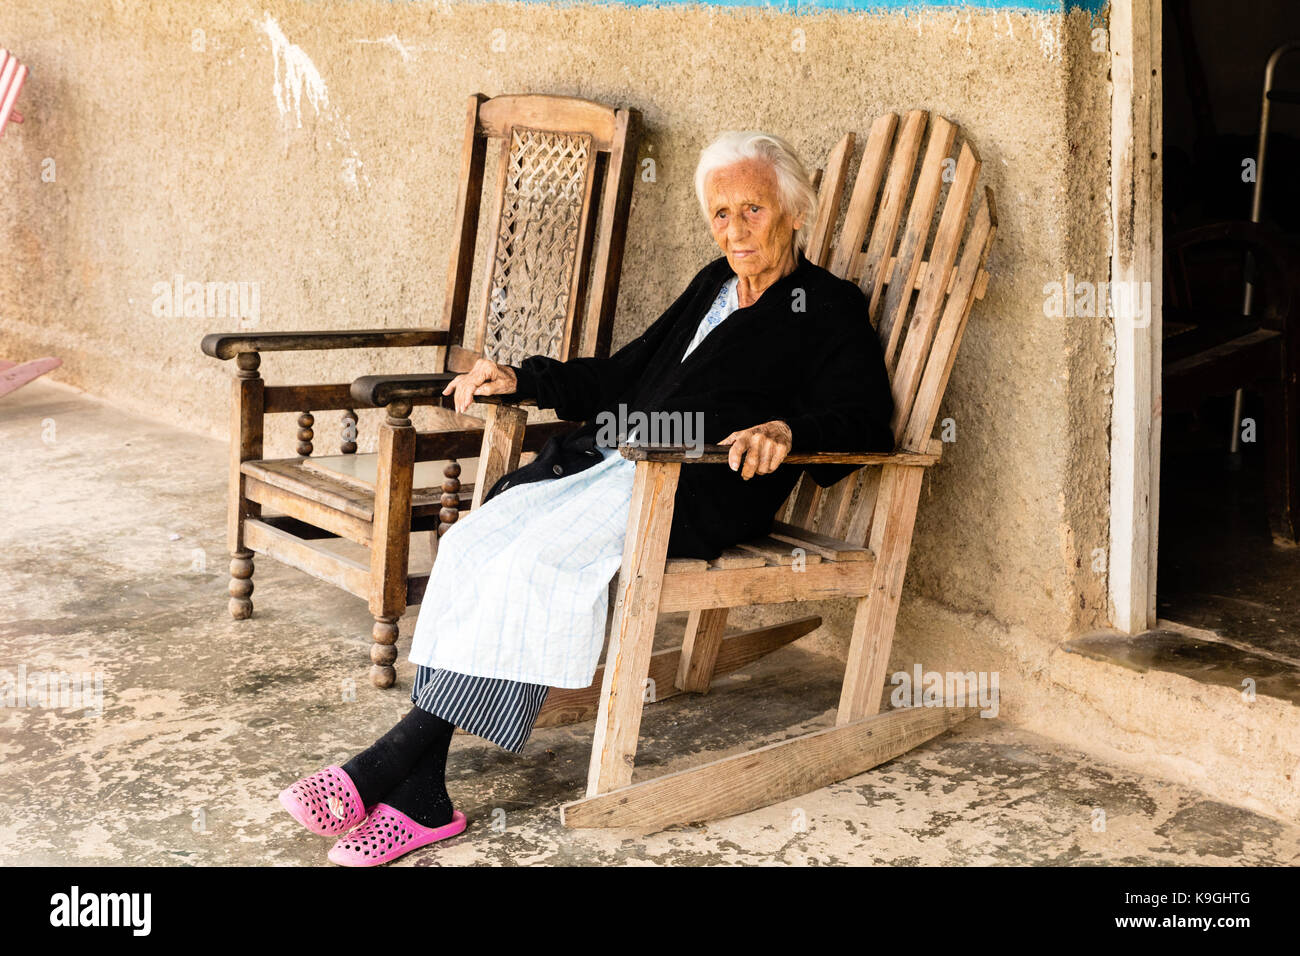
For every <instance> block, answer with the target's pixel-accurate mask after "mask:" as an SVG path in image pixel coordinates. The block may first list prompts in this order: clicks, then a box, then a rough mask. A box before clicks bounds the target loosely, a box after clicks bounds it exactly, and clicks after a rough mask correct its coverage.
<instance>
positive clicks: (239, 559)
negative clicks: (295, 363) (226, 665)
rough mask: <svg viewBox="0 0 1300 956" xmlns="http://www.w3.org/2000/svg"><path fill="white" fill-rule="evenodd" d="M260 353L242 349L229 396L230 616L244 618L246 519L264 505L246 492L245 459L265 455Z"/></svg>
mask: <svg viewBox="0 0 1300 956" xmlns="http://www.w3.org/2000/svg"><path fill="white" fill-rule="evenodd" d="M261 361H262V360H261V356H259V355H258V353H256V352H242V353H240V354H239V355H238V356H237V357H236V359H235V362H236V365H237V366H238V369H239V371H238V372H237V373H236V377H235V379H234V382H233V383H232V388H233V391H232V394H231V399H230V436H231V442H230V496H229V498H228V499H227V507H226V542H227V544H226V546H227V547H228V548H229V549H230V586H229V589H228V590H229V591H230V603H229V605H227V606H228V607H229V608H230V616H231V617H233V618H234V619H235V620H236V621H244V620H247V619H248V618H250V617H252V616H253V601H252V596H253V551H252V549H251V548H248V547H246V546H245V544H244V519H245V518H256V517H258V516H260V515H261V513H262V506H261V505H260V504H258V503H257V502H256V501H249V500H248V497H247V496H246V495H245V494H244V474H243V472H242V470H241V466H242V465H243V463H244V462H246V461H251V460H253V459H255V458H261V457H262V424H263V412H264V410H265V407H266V406H265V400H264V387H263V385H264V383H263V382H262V378H261V376H260V375H259V374H258V372H257V369H258V365H259V364H260V363H261Z"/></svg>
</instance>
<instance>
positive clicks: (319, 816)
mask: <svg viewBox="0 0 1300 956" xmlns="http://www.w3.org/2000/svg"><path fill="white" fill-rule="evenodd" d="M280 802H281V803H282V804H284V808H285V809H286V810H288V811H289V813H290V814H292V815H293V818H294V819H295V820H297V821H298V822H299V823H301V824H302V825H303V826H305V827H306V828H307V829H308V830H310V831H311V832H312V833H319V834H320V835H321V836H339V835H341V834H344V833H347V832H348V831H349V830H351V829H352V828H353V827H354V826H356V825H357V824H358V823H360V822H361V821H362V820H364V819H365V818H366V806H365V805H364V804H363V803H362V802H361V795H360V794H359V793H357V788H356V787H355V786H354V785H353V783H352V778H351V777H349V776H348V775H347V774H346V773H344V772H343V768H342V767H334V766H330V767H326V768H325V769H324V770H318V771H316V772H315V773H314V774H312V775H311V776H310V777H303V778H302V779H301V780H299V781H298V782H297V783H295V784H292V785H291V786H289V787H287V788H285V789H284V790H281V791H280Z"/></svg>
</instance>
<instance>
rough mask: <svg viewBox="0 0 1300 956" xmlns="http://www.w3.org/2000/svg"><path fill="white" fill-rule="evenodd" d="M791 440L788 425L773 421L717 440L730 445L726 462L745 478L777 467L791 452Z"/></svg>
mask: <svg viewBox="0 0 1300 956" xmlns="http://www.w3.org/2000/svg"><path fill="white" fill-rule="evenodd" d="M791 440H792V436H791V434H790V426H789V425H787V424H786V423H785V422H782V421H775V422H767V423H765V424H763V425H755V426H754V427H753V428H746V429H745V430H744V431H738V432H732V433H731V434H730V435H728V436H727V437H726V438H724V439H722V441H720V442H718V444H719V445H730V446H731V451H730V452H728V454H727V464H728V465H730V466H731V470H732V471H737V470H740V477H742V478H744V479H745V480H746V481H748V480H749V479H750V478H753V477H754V476H755V475H767V474H770V473H771V472H774V471H776V469H777V466H778V465H780V464H781V462H782V461H784V460H785V456H786V455H788V454H790V442H791ZM742 462H743V463H744V468H743V469H741V463H742Z"/></svg>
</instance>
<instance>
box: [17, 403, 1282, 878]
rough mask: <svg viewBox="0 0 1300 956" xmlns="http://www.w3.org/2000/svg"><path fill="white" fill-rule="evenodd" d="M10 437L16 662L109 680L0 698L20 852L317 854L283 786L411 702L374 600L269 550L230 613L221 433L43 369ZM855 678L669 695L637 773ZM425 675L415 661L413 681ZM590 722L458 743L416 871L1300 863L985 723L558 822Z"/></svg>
mask: <svg viewBox="0 0 1300 956" xmlns="http://www.w3.org/2000/svg"><path fill="white" fill-rule="evenodd" d="M0 440H3V442H4V445H5V447H6V448H7V449H9V452H10V453H9V454H8V455H7V456H5V458H4V464H3V465H0V469H3V473H4V478H5V485H6V488H7V490H8V494H9V498H8V505H7V509H6V532H7V534H6V539H7V540H6V545H7V547H6V559H5V561H4V562H3V565H2V566H0V670H9V671H15V670H16V669H17V668H18V667H20V666H21V667H25V668H26V669H27V670H28V671H30V672H36V671H48V670H62V671H69V672H78V673H80V672H97V673H99V674H101V675H102V677H103V682H104V683H103V690H104V699H103V711H102V714H101V715H100V716H93V715H88V714H86V713H85V712H84V711H71V710H57V709H40V708H27V709H15V708H5V709H0V865H11V864H16V863H32V864H56V863H67V862H80V863H87V864H109V863H127V864H133V865H168V864H173V865H186V864H189V865H193V864H201V865H227V864H249V863H252V864H324V862H325V859H324V854H325V851H326V850H327V849H328V846H329V841H327V840H325V839H323V838H319V837H315V836H312V835H310V834H307V833H305V832H304V831H302V830H301V829H300V828H299V827H298V826H297V825H296V824H295V823H294V822H293V821H292V820H291V819H290V818H289V817H288V816H287V815H286V814H285V813H284V812H283V811H282V810H281V809H280V807H279V805H278V803H277V802H276V800H275V795H276V793H277V792H278V791H279V790H280V789H281V788H282V787H284V786H285V785H286V784H288V783H290V782H291V781H292V780H293V779H295V778H296V777H298V776H300V775H302V774H305V773H307V772H309V771H311V770H314V769H316V768H318V767H319V766H321V765H324V764H326V763H329V762H332V761H338V760H342V759H344V758H346V757H347V756H349V755H350V754H351V753H352V752H354V751H355V750H357V749H359V748H361V747H363V746H365V745H366V744H368V743H369V742H370V741H371V740H372V739H373V738H374V737H375V736H376V735H377V734H379V733H380V732H382V731H383V730H385V729H386V728H387V727H388V726H390V725H391V724H392V722H393V721H394V720H395V719H396V718H397V717H398V716H399V715H400V714H401V713H402V712H403V711H404V710H405V709H406V706H407V705H406V703H405V696H404V694H402V693H400V692H397V693H393V692H390V693H381V692H377V691H374V690H373V689H372V688H371V687H369V686H368V684H367V683H366V681H365V665H364V661H365V657H366V647H367V643H368V638H367V634H368V631H369V622H370V618H369V616H368V614H367V613H366V610H365V607H364V606H363V604H362V602H360V601H358V600H355V599H353V598H351V597H349V596H347V595H345V594H343V593H342V592H340V591H337V590H335V589H333V588H330V587H329V586H327V585H324V584H321V583H319V582H316V581H314V580H313V579H310V578H307V577H306V576H304V575H301V574H299V573H298V572H296V571H291V570H289V569H286V568H283V567H281V566H278V565H276V564H275V563H274V562H271V561H269V560H261V561H259V564H258V569H257V574H256V577H255V581H256V583H257V590H256V591H255V593H254V596H253V597H254V601H255V604H256V608H257V613H256V615H255V616H254V617H253V618H252V619H251V620H249V621H245V622H234V621H232V620H230V618H229V617H228V616H227V614H226V611H225V603H226V594H225V588H226V580H227V579H226V555H225V545H224V540H223V538H224V535H223V519H224V507H225V506H224V487H223V486H224V481H223V472H224V467H225V453H226V451H225V448H224V446H223V445H222V444H220V443H217V442H214V441H212V440H210V439H207V438H201V437H196V436H193V435H189V434H186V433H184V432H182V431H179V430H177V429H174V428H171V427H169V426H165V425H161V424H157V423H155V422H151V421H148V420H145V419H142V418H138V417H135V416H132V415H129V414H124V413H122V412H120V411H119V410H117V409H114V408H112V407H110V406H108V405H105V404H102V403H99V402H96V401H94V400H91V399H89V398H86V397H84V396H81V395H78V394H76V393H74V392H72V391H70V390H68V389H66V388H65V387H61V386H58V385H54V384H49V383H45V382H37V383H33V384H32V385H31V386H29V387H28V388H26V389H24V390H23V391H22V392H20V393H15V394H14V395H11V396H8V397H7V398H6V399H5V400H4V403H3V404H2V405H0ZM18 503H21V504H18ZM413 614H414V612H412V615H413ZM412 620H413V617H411V618H408V619H407V622H408V625H409V622H410V621H412ZM675 627H680V619H678V620H677V621H676V622H674V621H669V622H667V623H666V624H665V626H664V628H663V634H662V635H661V637H663V638H665V639H668V638H671V637H672V634H671V632H672V631H673V629H674V628H675ZM406 641H407V638H406V637H404V638H403V639H402V646H403V647H405V646H406ZM840 671H841V665H840V664H839V663H838V662H837V661H835V660H834V659H833V658H829V657H825V656H822V655H818V654H814V653H810V652H808V651H806V650H803V649H801V648H798V647H795V648H789V649H786V650H783V651H781V652H779V653H778V654H775V655H773V656H771V657H769V658H768V659H767V660H765V661H764V662H762V663H760V664H759V665H756V666H754V667H752V668H750V669H749V670H747V671H742V672H739V673H737V674H735V675H732V676H730V677H728V678H726V679H724V680H722V681H720V682H719V684H718V686H717V687H716V689H715V692H713V693H711V694H709V695H707V696H705V697H678V698H674V699H671V700H668V701H665V702H663V703H661V704H658V705H654V706H651V707H649V708H648V709H647V712H646V718H645V722H644V732H645V743H644V746H643V749H642V754H641V760H640V763H639V766H640V767H641V768H642V769H643V770H644V771H646V772H649V773H658V772H661V771H663V770H669V769H677V768H679V767H681V766H685V765H689V764H692V763H695V762H699V761H701V760H703V759H705V758H706V756H718V755H722V754H725V753H727V752H734V751H736V750H739V749H742V748H743V747H745V746H749V745H753V744H754V743H756V742H770V741H774V740H779V739H782V738H784V737H787V736H791V735H793V734H796V733H800V732H803V731H804V730H807V729H811V728H813V727H816V726H821V725H824V724H826V723H828V722H829V721H830V719H831V717H832V713H833V711H832V708H833V707H834V703H835V700H836V697H837V687H838V682H839V678H840ZM410 677H411V667H410V666H409V665H407V664H406V663H405V662H404V661H403V662H402V663H401V666H400V668H399V681H400V683H401V685H402V686H404V687H409V681H410ZM350 682H355V684H356V686H355V695H354V696H355V699H354V700H348V699H346V698H347V697H349V696H353V695H350V694H349V693H348V691H349V685H350ZM590 734H591V726H590V725H589V724H588V725H577V726H571V727H560V728H552V729H546V730H540V731H538V732H537V733H536V735H535V736H534V738H533V739H532V741H531V742H530V744H529V747H528V749H527V751H526V752H525V754H524V755H523V756H522V757H513V756H511V755H509V754H506V753H505V752H503V751H500V750H498V749H496V748H495V747H493V746H491V745H490V744H486V743H484V742H482V741H480V740H478V739H476V738H472V737H467V736H459V737H458V738H457V739H456V741H455V742H454V743H453V746H452V754H451V759H450V762H449V782H450V789H451V792H452V794H453V798H454V799H455V800H456V801H457V803H458V805H459V807H460V808H461V809H462V810H464V811H465V813H466V814H467V815H468V816H469V818H470V829H469V830H468V831H467V833H466V834H465V835H464V836H463V837H459V838H457V839H455V840H453V841H450V842H447V843H444V844H442V845H440V847H439V848H438V849H436V850H429V851H424V852H421V853H419V854H415V855H413V856H412V857H411V858H409V859H407V860H405V861H403V863H402V864H401V865H413V866H427V865H438V864H443V865H457V864H465V865H475V864H477V865H513V864H548V863H551V864H554V863H600V864H653V865H658V864H674V865H686V864H698V865H715V864H729V863H730V864H775V865H783V864H785V865H799V864H819V865H825V864H841V863H858V864H892V865H962V864H977V863H993V864H1040V863H1068V864H1099V863H1188V864H1210V863H1233V864H1294V863H1297V862H1300V827H1297V826H1295V825H1291V824H1288V823H1285V822H1280V821H1278V820H1274V819H1271V818H1268V817H1264V816H1260V815H1257V814H1254V813H1251V812H1249V811H1246V810H1242V809H1238V808H1236V807H1233V806H1230V805H1227V804H1224V803H1220V802H1217V801H1214V800H1212V799H1208V798H1206V797H1205V796H1203V795H1202V794H1200V793H1198V792H1197V791H1195V790H1192V789H1189V788H1186V787H1182V786H1178V785H1175V784H1171V783H1166V782H1162V781H1158V780H1155V779H1151V778H1147V777H1144V776H1142V775H1140V774H1137V773H1133V772H1130V771H1124V770H1118V769H1115V768H1113V767H1110V766H1107V765H1105V764H1103V763H1101V762H1099V761H1097V760H1096V759H1095V758H1093V757H1090V756H1089V755H1088V754H1086V753H1084V752H1081V751H1078V750H1075V749H1070V748H1062V747H1060V746H1059V745H1056V744H1054V743H1053V742H1052V741H1051V740H1049V739H1047V738H1044V737H1040V736H1036V735H1034V734H1031V733H1028V732H1026V731H1024V730H1021V729H1018V728H1016V727H1014V726H1010V725H1008V724H1006V723H1005V722H1003V721H985V720H979V719H974V720H971V721H968V722H967V723H966V724H964V725H962V726H961V727H960V728H958V729H957V730H956V731H955V732H953V733H950V734H949V735H947V736H945V737H942V738H939V739H937V740H935V741H932V742H931V743H930V744H928V745H925V746H923V747H920V748H918V749H916V750H914V751H912V752H911V753H909V754H907V755H906V756H904V757H903V758H900V759H899V760H896V761H894V762H892V763H890V764H886V765H884V766H882V767H880V768H878V769H876V770H875V771H872V772H870V773H867V774H863V775H861V776H859V777H856V778H853V779H851V780H848V781H845V782H843V783H841V784H837V785H835V786H831V787H827V788H825V789H822V790H819V791H816V792H814V793H811V794H807V795H805V796H803V797H800V798H797V799H795V800H790V801H786V802H784V803H780V804H777V805H774V806H772V807H769V808H767V809H764V810H760V811H755V812H752V813H748V814H744V815H742V816H738V817H734V818H731V819H728V820H723V821H718V822H715V823H712V824H709V825H706V826H691V827H676V828H672V829H670V830H667V831H664V832H661V833H656V834H644V833H640V832H638V831H628V830H615V831H570V830H565V829H563V828H561V827H560V826H559V820H558V810H557V808H558V806H559V804H560V803H562V802H565V801H567V800H569V799H572V798H573V797H574V796H576V795H578V794H579V793H580V791H581V789H582V784H583V781H584V779H585V774H586V755H587V752H588V747H589V741H590Z"/></svg>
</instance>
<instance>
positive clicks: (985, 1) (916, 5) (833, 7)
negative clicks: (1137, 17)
mask: <svg viewBox="0 0 1300 956" xmlns="http://www.w3.org/2000/svg"><path fill="white" fill-rule="evenodd" d="M523 2H526V3H554V4H555V5H557V6H577V5H587V3H591V4H601V5H607V6H616V5H624V6H632V7H662V6H705V7H759V8H763V9H769V10H772V11H773V12H778V13H822V12H827V11H841V12H852V13H912V12H916V11H918V10H969V9H974V10H996V11H999V12H1001V11H1004V10H1005V11H1009V12H1012V13H1063V12H1065V11H1067V10H1074V9H1079V10H1083V11H1084V12H1086V13H1090V14H1093V15H1097V14H1100V13H1102V11H1103V10H1105V8H1106V7H1107V6H1108V5H1109V2H1110V0H585V2H584V0H558V2H557V0H523Z"/></svg>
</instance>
